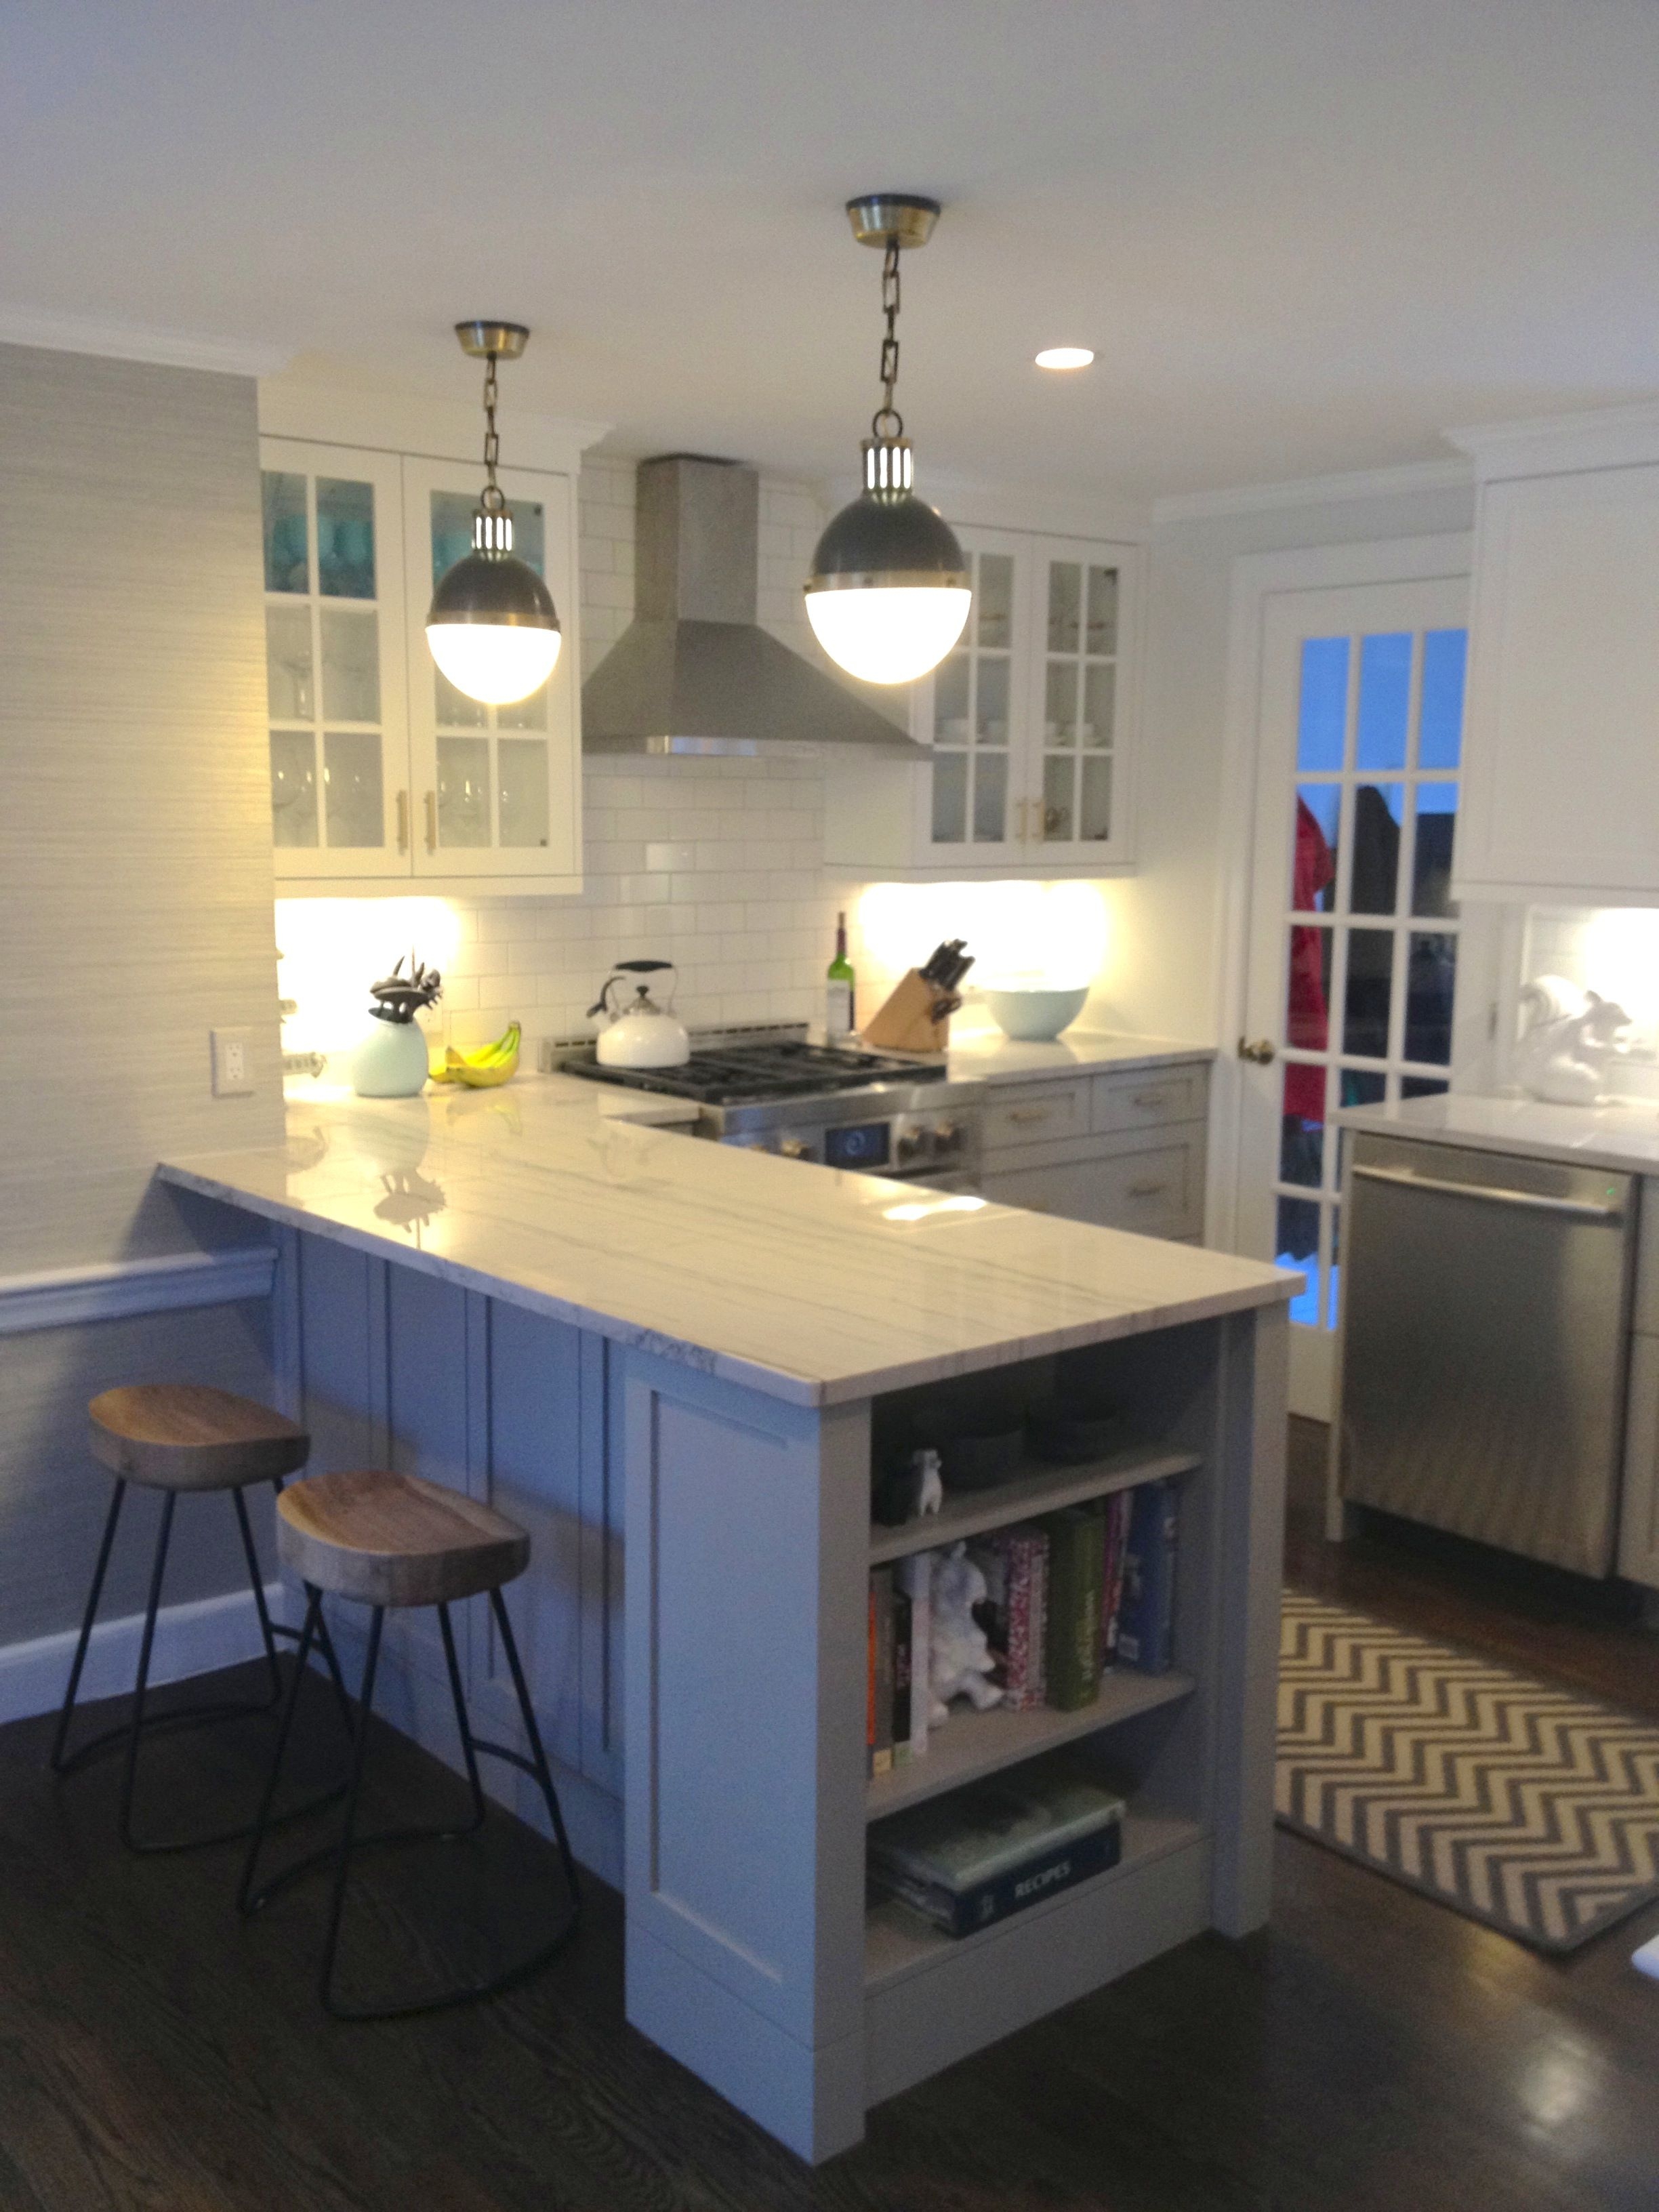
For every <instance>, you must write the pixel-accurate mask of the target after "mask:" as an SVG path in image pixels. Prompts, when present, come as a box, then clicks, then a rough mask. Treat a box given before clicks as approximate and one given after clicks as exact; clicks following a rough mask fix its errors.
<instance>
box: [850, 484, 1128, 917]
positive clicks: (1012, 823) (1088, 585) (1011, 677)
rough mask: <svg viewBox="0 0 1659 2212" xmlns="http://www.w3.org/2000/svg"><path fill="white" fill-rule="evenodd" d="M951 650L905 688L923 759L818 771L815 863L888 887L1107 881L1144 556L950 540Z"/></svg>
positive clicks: (1120, 829) (1086, 544)
mask: <svg viewBox="0 0 1659 2212" xmlns="http://www.w3.org/2000/svg"><path fill="white" fill-rule="evenodd" d="M957 536H958V538H960V539H961V541H962V545H963V551H964V552H965V553H967V554H968V556H969V559H970V560H971V562H972V563H973V585H974V605H973V610H972V612H971V613H970V615H969V621H968V627H967V629H965V630H964V631H963V636H962V641H961V643H960V644H959V645H958V646H957V649H956V650H955V651H954V652H953V653H950V654H948V655H947V656H946V658H945V659H944V660H943V661H941V662H940V664H939V667H938V668H937V669H935V670H934V671H933V675H932V676H931V677H928V678H924V680H923V681H922V682H921V683H920V684H917V685H915V690H914V692H913V696H912V702H911V703H912V715H911V734H912V736H913V737H915V738H917V739H918V740H919V741H920V742H921V744H925V745H927V747H928V748H929V752H930V756H931V757H930V758H928V759H927V760H925V761H922V762H921V763H915V764H912V763H908V762H904V761H882V760H878V761H858V762H851V761H840V760H836V759H834V758H833V757H832V758H830V759H829V760H828V761H827V762H826V775H825V840H824V856H825V859H826V860H827V861H828V863H829V865H830V866H849V867H859V868H866V867H867V868H879V869H882V870H883V871H884V872H889V873H893V874H898V875H950V876H961V875H975V874H985V875H990V874H994V875H1008V874H1010V873H1027V874H1030V875H1036V876H1044V875H1056V874H1063V873H1066V872H1071V873H1074V874H1082V873H1088V874H1097V875H1104V874H1112V873H1119V872H1123V871H1124V870H1126V869H1127V868H1129V867H1131V866H1133V859H1134V818H1133V802H1134V744H1135V734H1136V707H1137V703H1138V687H1137V681H1136V679H1137V678H1138V674H1139V639H1140V617H1141V600H1142V596H1143V586H1144V575H1145V556H1144V553H1143V550H1142V549H1141V548H1140V547H1139V546H1134V545H1121V544H1105V543H1101V542H1097V541H1092V540H1087V539H1082V538H1046V537H1038V536H1035V535H1032V534H1030V533H1028V532H1021V531H992V530H975V529H968V528H962V527H958V528H957Z"/></svg>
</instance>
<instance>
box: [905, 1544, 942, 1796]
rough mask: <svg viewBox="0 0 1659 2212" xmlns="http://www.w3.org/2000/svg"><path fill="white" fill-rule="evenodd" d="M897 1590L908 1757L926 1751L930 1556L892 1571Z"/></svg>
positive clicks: (929, 1696)
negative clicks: (906, 1630)
mask: <svg viewBox="0 0 1659 2212" xmlns="http://www.w3.org/2000/svg"><path fill="white" fill-rule="evenodd" d="M896 1579H897V1582H898V1584H899V1587H900V1589H902V1591H903V1592H904V1595H905V1596H906V1597H907V1598H908V1600H909V1601H910V1756H911V1758H912V1759H920V1758H921V1757H922V1755H923V1754H924V1753H925V1752H926V1751H927V1709H928V1706H929V1705H930V1704H931V1702H932V1692H931V1682H932V1677H933V1553H931V1552H913V1553H911V1554H910V1556H909V1557H908V1559H901V1560H900V1561H899V1563H898V1565H897V1568H896Z"/></svg>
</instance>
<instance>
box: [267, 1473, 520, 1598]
mask: <svg viewBox="0 0 1659 2212" xmlns="http://www.w3.org/2000/svg"><path fill="white" fill-rule="evenodd" d="M276 1549H277V1552H278V1553H279V1554H280V1555H281V1558H282V1560H283V1565H284V1566H289V1567H292V1568H293V1570H294V1571H295V1574H296V1575H298V1576H299V1577H300V1579H301V1582H305V1583H310V1584H311V1586H312V1588H313V1589H319V1590H325V1591H327V1592H329V1593H330V1594H331V1595H334V1596H336V1597H349V1598H356V1600H357V1601H358V1602H359V1603H360V1604H362V1605H384V1606H411V1605H447V1604H449V1603H451V1602H452V1601H453V1600H455V1599H459V1598H464V1597H476V1596H477V1595H478V1594H479V1592H480V1591H483V1590H494V1589H500V1588H501V1585H502V1583H510V1582H512V1581H513V1578H514V1577H516V1576H518V1575H521V1574H522V1573H523V1572H524V1571H525V1569H526V1566H528V1565H529V1564H530V1538H529V1537H528V1535H527V1534H526V1533H525V1531H524V1530H523V1529H522V1528H520V1527H519V1525H518V1523H517V1522H513V1521H509V1520H507V1518H506V1516H504V1515H503V1514H500V1513H497V1512H495V1511H494V1510H492V1509H491V1508H490V1507H489V1506H488V1505H481V1504H478V1502H477V1499H476V1498H463V1497H461V1496H459V1494H458V1493H457V1492H455V1491H453V1490H445V1489H442V1488H441V1487H440V1486H439V1485H438V1484H437V1483H435V1482H424V1481H422V1479H421V1477H420V1476H419V1475H417V1474H391V1473H389V1472H388V1471H387V1470H386V1469H385V1468H365V1469H362V1470H361V1471H359V1472H356V1473H352V1474H313V1475H312V1476H311V1477H310V1478H309V1479H308V1480H306V1481H304V1482H296V1483H295V1484H293V1485H292V1486H290V1487H289V1489H287V1490H285V1491H284V1492H283V1494H282V1496H281V1497H280V1498H278V1499H277V1501H276Z"/></svg>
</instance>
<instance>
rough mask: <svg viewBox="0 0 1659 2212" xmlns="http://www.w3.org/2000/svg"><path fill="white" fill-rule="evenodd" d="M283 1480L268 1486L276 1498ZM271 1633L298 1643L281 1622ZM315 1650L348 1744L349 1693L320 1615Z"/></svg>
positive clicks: (351, 1721) (351, 1728)
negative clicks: (319, 1656) (325, 1675)
mask: <svg viewBox="0 0 1659 2212" xmlns="http://www.w3.org/2000/svg"><path fill="white" fill-rule="evenodd" d="M271 1488H272V1490H273V1491H274V1492H276V1496H277V1497H278V1498H280V1497H281V1496H282V1494H283V1476H281V1475H280V1474H279V1475H278V1476H277V1477H276V1480H275V1481H274V1482H273V1483H272V1484H271ZM271 1633H272V1635H273V1636H285V1637H286V1638H288V1640H289V1643H290V1644H295V1643H297V1642H298V1641H299V1637H300V1632H299V1630H298V1629H297V1628H290V1627H289V1626H288V1625H287V1624H286V1622H283V1621H273V1622H272V1624H271ZM317 1649H318V1650H319V1651H320V1652H321V1653H322V1655H323V1664H324V1666H325V1667H326V1668H327V1669H328V1676H329V1680H330V1681H331V1682H332V1683H333V1685H334V1702H335V1704H336V1705H337V1706H338V1707H339V1709H340V1719H341V1721H342V1723H343V1725H344V1728H345V1733H346V1741H347V1742H348V1743H349V1742H350V1741H352V1739H353V1738H354V1737H355V1736H356V1733H357V1723H356V1717H355V1715H354V1714H353V1712H352V1710H351V1692H349V1690H348V1689H347V1687H346V1686H345V1676H344V1674H343V1673H342V1672H341V1670H340V1662H339V1659H338V1658H337V1656H336V1653H335V1650H334V1638H332V1637H331V1635H330V1634H329V1632H328V1623H327V1621H326V1620H325V1619H324V1618H323V1616H322V1614H321V1613H319V1614H318V1616H317Z"/></svg>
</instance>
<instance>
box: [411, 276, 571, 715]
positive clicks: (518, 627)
mask: <svg viewBox="0 0 1659 2212" xmlns="http://www.w3.org/2000/svg"><path fill="white" fill-rule="evenodd" d="M455 335H456V337H458V338H459V340H460V342H461V350H462V352H463V353H465V354H467V355H469V356H471V358H472V359H474V360H482V361H483V363H484V388H483V410H484V447H483V459H484V488H483V491H482V492H481V493H480V494H479V495H478V504H477V509H476V511H475V512H474V513H473V517H472V550H471V552H470V553H468V554H465V555H464V556H462V558H461V559H460V560H459V561H457V562H456V563H455V565H454V566H453V568H447V569H446V570H445V571H444V573H443V574H442V575H441V577H440V578H439V579H438V584H437V588H436V589H435V591H434V592H433V594H432V605H431V606H430V608H429V609H428V612H427V617H426V640H427V643H428V645H429V646H430V647H431V648H432V658H433V659H435V661H436V662H437V664H438V665H439V667H440V668H441V670H442V671H443V673H444V674H445V676H447V678H448V679H449V681H450V682H451V683H452V684H453V685H454V687H455V689H456V690H458V691H461V692H464V693H465V695H466V696H467V697H468V698H469V699H479V700H482V701H483V702H484V703H485V704H486V705H488V706H491V707H506V706H510V705H511V704H512V703H513V701H514V700H516V699H527V698H528V697H529V696H530V694H531V693H532V691H535V690H539V689H540V687H541V686H542V685H543V684H545V683H546V681H547V679H548V678H549V677H550V675H551V674H552V673H553V668H554V664H555V663H556V660H557V659H558V657H559V647H560V645H561V643H562V638H561V635H560V630H559V617H558V611H557V610H556V608H555V606H554V605H553V595H552V593H551V592H550V591H549V590H548V588H547V586H546V585H545V584H544V583H543V581H542V580H541V578H540V577H539V576H538V574H536V571H535V570H534V569H533V568H532V567H531V566H530V565H529V563H528V562H525V561H521V560H520V558H519V556H518V555H517V554H516V553H514V551H513V516H512V512H511V510H510V509H509V507H508V506H507V495H506V494H505V493H504V492H503V491H502V489H501V486H500V484H498V483H496V481H495V469H496V465H497V463H498V461H499V460H500V458H501V439H500V436H499V435H498V434H497V432H496V428H495V404H496V399H497V397H498V395H497V391H496V385H495V364H496V362H498V361H516V360H517V359H518V358H519V356H520V354H521V353H522V352H523V351H524V349H525V347H526V344H527V343H528V342H529V338H530V333H529V331H527V330H526V328H525V327H524V325H522V324H521V323H494V322H486V321H482V320H480V321H477V322H471V323H457V324H456V325H455Z"/></svg>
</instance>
